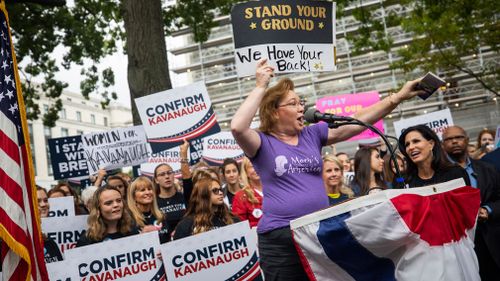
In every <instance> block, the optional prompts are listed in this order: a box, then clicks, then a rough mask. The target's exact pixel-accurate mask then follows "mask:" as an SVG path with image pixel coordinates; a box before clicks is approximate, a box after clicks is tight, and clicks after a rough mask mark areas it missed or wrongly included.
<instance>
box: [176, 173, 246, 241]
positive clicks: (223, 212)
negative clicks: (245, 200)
mask: <svg viewBox="0 0 500 281" xmlns="http://www.w3.org/2000/svg"><path fill="white" fill-rule="evenodd" d="M235 221H238V219H237V218H234V217H233V216H232V215H231V212H230V211H229V208H228V207H227V205H226V204H224V193H223V191H222V188H221V186H220V182H219V180H218V179H215V178H213V177H212V176H210V175H209V174H207V173H205V172H202V175H201V176H200V177H199V178H198V179H197V180H196V183H195V185H194V189H193V194H192V195H191V200H190V202H189V206H188V209H187V211H186V215H185V216H184V218H183V219H182V220H181V221H180V222H179V224H178V225H177V228H176V229H175V232H174V239H175V240H177V239H181V238H184V237H188V236H191V235H196V234H198V233H203V232H206V231H209V230H212V229H215V228H219V227H223V226H226V225H229V224H232V223H234V222H235Z"/></svg>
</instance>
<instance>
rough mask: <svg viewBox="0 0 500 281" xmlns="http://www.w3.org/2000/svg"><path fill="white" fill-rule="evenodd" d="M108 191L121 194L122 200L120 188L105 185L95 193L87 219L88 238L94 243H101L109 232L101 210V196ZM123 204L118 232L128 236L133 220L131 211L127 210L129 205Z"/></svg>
mask: <svg viewBox="0 0 500 281" xmlns="http://www.w3.org/2000/svg"><path fill="white" fill-rule="evenodd" d="M108 190H114V191H116V192H118V194H120V198H121V192H120V190H118V188H116V187H112V186H109V185H105V186H103V187H101V188H98V189H97V190H96V191H95V192H94V195H93V197H92V198H93V199H92V201H91V207H90V214H89V217H88V219H87V223H88V227H89V228H88V230H87V234H86V235H87V237H88V238H89V239H90V240H93V241H101V240H102V239H103V238H104V236H106V234H107V232H106V228H107V226H106V223H105V222H104V220H103V219H102V216H101V208H100V204H101V202H100V198H101V194H102V193H103V192H104V191H108ZM122 202H123V209H122V217H121V218H120V220H119V221H118V231H119V232H120V233H122V234H127V233H130V231H131V230H132V218H131V217H130V213H129V210H128V208H127V204H125V202H124V201H122Z"/></svg>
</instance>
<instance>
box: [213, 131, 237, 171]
mask: <svg viewBox="0 0 500 281" xmlns="http://www.w3.org/2000/svg"><path fill="white" fill-rule="evenodd" d="M244 156H245V154H244V153H243V150H241V148H240V146H239V145H238V143H236V140H235V139H234V137H233V134H231V132H220V133H218V134H215V135H211V136H209V137H206V138H204V139H203V160H205V161H206V162H207V163H208V164H209V165H211V166H220V165H222V163H223V162H224V159H226V158H233V159H237V160H241V159H242V158H243V157H244Z"/></svg>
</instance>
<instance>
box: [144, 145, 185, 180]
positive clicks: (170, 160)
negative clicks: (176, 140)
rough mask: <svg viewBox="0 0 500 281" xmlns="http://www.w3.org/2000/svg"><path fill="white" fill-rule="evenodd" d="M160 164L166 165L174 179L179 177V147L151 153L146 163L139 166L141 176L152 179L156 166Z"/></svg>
mask: <svg viewBox="0 0 500 281" xmlns="http://www.w3.org/2000/svg"><path fill="white" fill-rule="evenodd" d="M160 164H168V165H169V166H170V167H171V168H172V171H173V172H174V174H175V176H176V177H180V176H181V156H180V151H179V146H177V147H174V148H171V149H169V150H164V151H160V152H158V153H153V154H152V155H151V157H149V159H148V162H146V163H142V164H141V170H140V172H141V175H143V176H148V177H153V175H154V171H155V168H156V166H158V165H160Z"/></svg>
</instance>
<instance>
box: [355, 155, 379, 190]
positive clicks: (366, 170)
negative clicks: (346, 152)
mask: <svg viewBox="0 0 500 281" xmlns="http://www.w3.org/2000/svg"><path fill="white" fill-rule="evenodd" d="M373 151H377V149H376V148H373V147H362V148H360V149H359V150H358V151H357V152H356V154H355V155H354V178H353V179H352V184H357V185H359V187H360V194H361V195H367V194H368V191H369V190H370V173H371V169H372V168H371V162H372V161H371V159H372V152H373ZM375 182H376V183H377V185H378V186H379V187H381V188H387V185H386V184H385V182H384V181H383V175H382V173H375Z"/></svg>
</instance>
